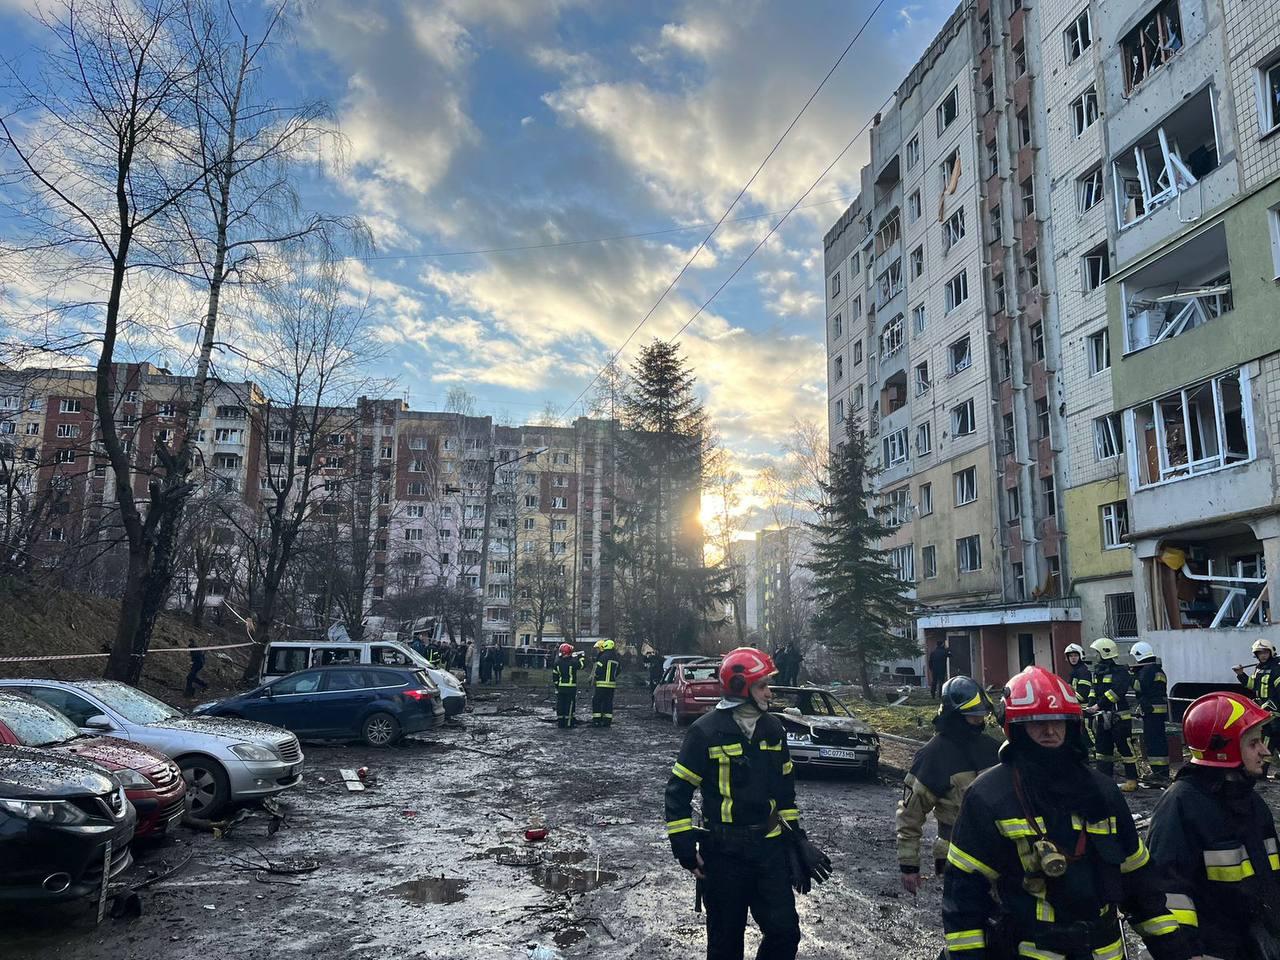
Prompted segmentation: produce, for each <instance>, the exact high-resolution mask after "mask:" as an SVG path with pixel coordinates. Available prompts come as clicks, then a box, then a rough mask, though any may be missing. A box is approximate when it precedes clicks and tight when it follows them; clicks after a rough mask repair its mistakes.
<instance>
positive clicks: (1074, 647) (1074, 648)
mask: <svg viewBox="0 0 1280 960" xmlns="http://www.w3.org/2000/svg"><path fill="white" fill-rule="evenodd" d="M1062 652H1063V653H1078V654H1080V657H1081V658H1082V659H1083V658H1084V647H1082V646H1080V644H1078V643H1068V644H1067V649H1065V650H1063V651H1062Z"/></svg>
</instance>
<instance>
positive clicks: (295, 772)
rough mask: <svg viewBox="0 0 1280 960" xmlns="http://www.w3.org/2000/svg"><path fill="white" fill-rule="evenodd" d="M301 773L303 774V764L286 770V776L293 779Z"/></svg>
mask: <svg viewBox="0 0 1280 960" xmlns="http://www.w3.org/2000/svg"><path fill="white" fill-rule="evenodd" d="M301 772H302V764H301V763H295V764H293V765H292V766H290V767H288V768H287V769H286V770H285V776H286V777H290V778H292V777H296V776H297V775H298V774H299V773H301Z"/></svg>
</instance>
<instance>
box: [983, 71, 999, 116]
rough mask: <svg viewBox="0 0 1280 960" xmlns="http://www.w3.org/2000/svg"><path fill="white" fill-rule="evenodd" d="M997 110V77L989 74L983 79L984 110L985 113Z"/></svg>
mask: <svg viewBox="0 0 1280 960" xmlns="http://www.w3.org/2000/svg"><path fill="white" fill-rule="evenodd" d="M995 108H996V76H995V74H994V73H988V74H987V75H986V76H985V77H983V78H982V110H983V112H984V113H986V112H988V111H990V110H994V109H995Z"/></svg>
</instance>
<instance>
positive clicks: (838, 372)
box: [831, 356, 844, 383]
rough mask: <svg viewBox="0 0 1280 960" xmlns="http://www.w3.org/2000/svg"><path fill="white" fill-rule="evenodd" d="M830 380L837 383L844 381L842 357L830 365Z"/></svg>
mask: <svg viewBox="0 0 1280 960" xmlns="http://www.w3.org/2000/svg"><path fill="white" fill-rule="evenodd" d="M831 379H832V380H834V381H835V382H836V383H839V382H840V381H841V380H843V379H844V357H839V356H838V357H836V358H835V359H834V360H833V361H832V363H831Z"/></svg>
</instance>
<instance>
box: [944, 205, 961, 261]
mask: <svg viewBox="0 0 1280 960" xmlns="http://www.w3.org/2000/svg"><path fill="white" fill-rule="evenodd" d="M964 234H965V228H964V207H961V208H960V209H959V210H957V211H956V212H955V213H953V214H952V215H951V216H950V217H948V218H947V222H946V223H944V224H943V225H942V252H943V254H948V253H950V252H951V248H952V247H954V246H955V245H956V244H957V243H959V242H960V241H961V240H963V239H964Z"/></svg>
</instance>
